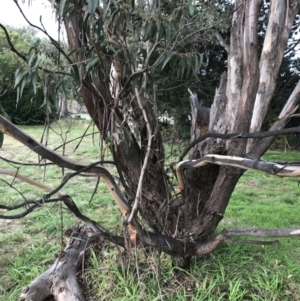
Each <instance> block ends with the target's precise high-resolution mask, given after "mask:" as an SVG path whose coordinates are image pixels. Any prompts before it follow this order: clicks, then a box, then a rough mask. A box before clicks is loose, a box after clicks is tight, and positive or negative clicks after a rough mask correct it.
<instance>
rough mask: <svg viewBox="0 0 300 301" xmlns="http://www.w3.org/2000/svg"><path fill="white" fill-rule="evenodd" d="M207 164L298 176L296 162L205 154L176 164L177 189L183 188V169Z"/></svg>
mask: <svg viewBox="0 0 300 301" xmlns="http://www.w3.org/2000/svg"><path fill="white" fill-rule="evenodd" d="M207 164H216V165H220V166H233V167H237V168H241V169H253V170H259V171H263V172H266V173H269V174H272V175H276V176H279V177H300V165H296V164H278V163H274V162H265V161H260V160H253V159H247V158H241V157H231V156H222V155H206V156H204V157H202V158H200V159H198V160H185V161H182V162H179V163H178V164H177V167H176V174H177V179H178V189H179V191H182V190H184V180H183V170H184V169H186V168H199V167H203V166H205V165H207Z"/></svg>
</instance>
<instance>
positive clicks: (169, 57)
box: [161, 51, 177, 70]
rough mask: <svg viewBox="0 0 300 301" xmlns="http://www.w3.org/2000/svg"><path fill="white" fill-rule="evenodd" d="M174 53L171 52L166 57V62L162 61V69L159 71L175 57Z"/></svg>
mask: <svg viewBox="0 0 300 301" xmlns="http://www.w3.org/2000/svg"><path fill="white" fill-rule="evenodd" d="M176 53H177V52H175V51H172V52H171V53H170V54H169V55H168V56H167V58H166V60H165V61H164V63H163V65H162V67H161V70H163V69H164V68H165V66H166V65H167V64H168V62H169V61H170V59H171V58H172V57H173V56H174V55H176Z"/></svg>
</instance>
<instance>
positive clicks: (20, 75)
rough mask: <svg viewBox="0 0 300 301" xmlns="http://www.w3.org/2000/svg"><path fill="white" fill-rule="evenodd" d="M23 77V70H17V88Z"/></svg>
mask: <svg viewBox="0 0 300 301" xmlns="http://www.w3.org/2000/svg"><path fill="white" fill-rule="evenodd" d="M23 76H24V73H23V72H22V71H21V69H17V70H16V73H15V86H14V87H16V86H17V85H18V84H19V83H20V81H21V80H22V78H23Z"/></svg>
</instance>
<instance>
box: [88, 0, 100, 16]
mask: <svg viewBox="0 0 300 301" xmlns="http://www.w3.org/2000/svg"><path fill="white" fill-rule="evenodd" d="M86 2H87V4H88V12H89V13H90V14H91V15H93V14H94V13H95V10H96V8H97V6H98V0H86Z"/></svg>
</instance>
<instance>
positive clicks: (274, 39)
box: [250, 0, 300, 132]
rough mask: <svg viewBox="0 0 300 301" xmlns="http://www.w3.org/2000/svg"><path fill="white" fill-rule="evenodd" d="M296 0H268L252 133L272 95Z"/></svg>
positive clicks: (298, 6) (295, 7)
mask: <svg viewBox="0 0 300 301" xmlns="http://www.w3.org/2000/svg"><path fill="white" fill-rule="evenodd" d="M299 8H300V2H299V0H289V1H271V7H270V12H269V16H270V17H269V20H268V26H267V31H266V35H265V39H264V45H263V50H262V53H261V57H260V62H259V70H260V77H259V86H258V91H257V95H256V99H255V105H254V109H253V116H252V120H251V127H250V131H251V132H258V131H260V129H261V125H262V123H263V121H264V118H265V116H266V113H267V110H268V108H269V105H270V102H271V99H272V97H273V94H274V91H275V87H276V80H277V75H278V72H279V68H280V65H281V62H282V58H283V54H284V50H285V48H286V44H287V40H288V38H289V35H290V31H291V27H292V24H293V21H294V19H295V16H296V14H297V13H298V12H299Z"/></svg>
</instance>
